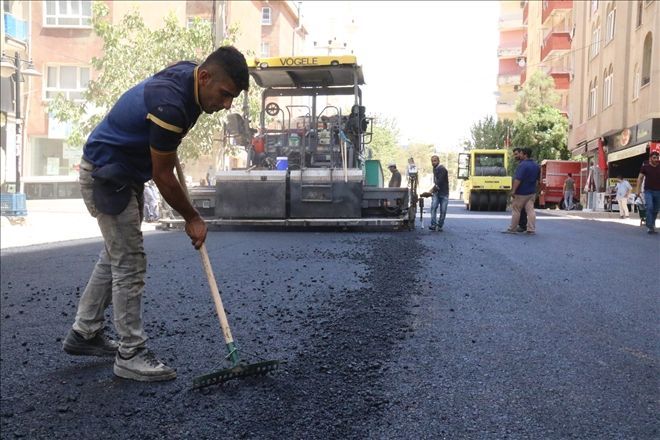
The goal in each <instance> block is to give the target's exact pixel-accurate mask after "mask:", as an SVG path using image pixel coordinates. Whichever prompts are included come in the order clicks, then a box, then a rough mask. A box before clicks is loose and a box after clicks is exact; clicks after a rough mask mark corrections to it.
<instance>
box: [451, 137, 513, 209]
mask: <svg viewBox="0 0 660 440" xmlns="http://www.w3.org/2000/svg"><path fill="white" fill-rule="evenodd" d="M458 178H459V179H463V180H464V184H463V201H464V202H465V208H466V209H468V210H470V211H506V205H507V201H508V197H509V192H510V191H511V176H509V175H508V173H507V151H506V150H496V149H492V150H471V151H470V152H468V153H460V154H459V155H458Z"/></svg>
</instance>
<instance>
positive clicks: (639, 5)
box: [637, 0, 644, 27]
mask: <svg viewBox="0 0 660 440" xmlns="http://www.w3.org/2000/svg"><path fill="white" fill-rule="evenodd" d="M643 11H644V4H643V3H642V0H638V1H637V27H640V26H641V25H642V12H643Z"/></svg>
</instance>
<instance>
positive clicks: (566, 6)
mask: <svg viewBox="0 0 660 440" xmlns="http://www.w3.org/2000/svg"><path fill="white" fill-rule="evenodd" d="M571 9H573V1H572V0H545V1H544V2H543V11H542V12H541V23H543V24H544V25H545V24H546V22H547V21H548V19H549V18H550V17H551V16H552V14H553V13H554V12H556V11H570V10H571Z"/></svg>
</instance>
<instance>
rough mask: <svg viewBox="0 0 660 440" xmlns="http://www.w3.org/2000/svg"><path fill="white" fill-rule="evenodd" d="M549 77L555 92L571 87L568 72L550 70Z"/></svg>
mask: <svg viewBox="0 0 660 440" xmlns="http://www.w3.org/2000/svg"><path fill="white" fill-rule="evenodd" d="M550 76H551V77H552V79H554V80H555V89H557V90H568V88H569V87H570V85H571V74H570V73H569V72H558V71H553V70H550Z"/></svg>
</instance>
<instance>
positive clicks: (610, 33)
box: [605, 9, 616, 43]
mask: <svg viewBox="0 0 660 440" xmlns="http://www.w3.org/2000/svg"><path fill="white" fill-rule="evenodd" d="M615 20H616V9H612V10H611V11H610V12H608V13H607V35H606V37H605V40H606V41H607V42H608V43H609V42H610V41H612V40H613V39H614V23H615Z"/></svg>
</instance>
